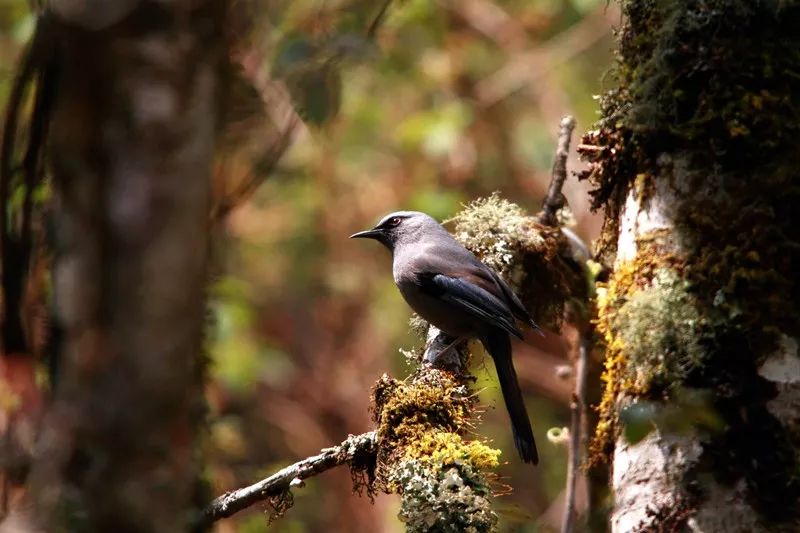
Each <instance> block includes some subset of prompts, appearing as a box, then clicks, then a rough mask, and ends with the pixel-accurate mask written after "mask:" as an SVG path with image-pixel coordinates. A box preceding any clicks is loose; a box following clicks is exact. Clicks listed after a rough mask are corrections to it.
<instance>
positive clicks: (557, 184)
mask: <svg viewBox="0 0 800 533" xmlns="http://www.w3.org/2000/svg"><path fill="white" fill-rule="evenodd" d="M574 129H575V119H574V118H573V117H571V116H569V115H568V116H565V117H564V118H562V119H561V126H560V129H559V133H558V145H557V146H556V158H555V161H553V177H552V179H551V180H550V188H549V189H548V190H547V195H546V196H545V197H544V208H543V210H542V212H541V214H540V215H539V220H540V221H541V223H542V224H546V225H548V226H557V225H558V218H557V217H556V213H557V212H558V210H559V209H561V208H562V207H564V205H565V204H566V198H564V193H563V192H562V189H563V188H564V182H565V181H566V179H567V156H568V155H569V143H570V141H571V139H572V131H573V130H574Z"/></svg>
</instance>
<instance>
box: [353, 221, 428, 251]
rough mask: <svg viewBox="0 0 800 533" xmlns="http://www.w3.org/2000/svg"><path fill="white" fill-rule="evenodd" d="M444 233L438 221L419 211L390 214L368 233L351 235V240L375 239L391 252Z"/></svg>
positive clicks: (360, 232) (362, 232) (367, 231)
mask: <svg viewBox="0 0 800 533" xmlns="http://www.w3.org/2000/svg"><path fill="white" fill-rule="evenodd" d="M437 231H444V229H443V228H442V226H441V225H440V224H439V223H438V222H436V220H435V219H434V218H432V217H430V216H428V215H426V214H425V213H420V212H419V211H397V212H395V213H389V214H388V215H386V216H385V217H383V218H382V219H381V221H380V222H378V224H377V225H376V226H375V227H374V228H372V229H370V230H366V231H359V232H358V233H354V234H352V235H350V238H351V239H375V240H376V241H378V242H380V243H381V244H383V245H384V246H386V247H387V248H389V249H390V250H394V248H395V246H396V245H398V244H411V243H415V242H418V241H419V240H420V239H421V238H422V237H423V236H425V235H428V234H430V233H432V232H437Z"/></svg>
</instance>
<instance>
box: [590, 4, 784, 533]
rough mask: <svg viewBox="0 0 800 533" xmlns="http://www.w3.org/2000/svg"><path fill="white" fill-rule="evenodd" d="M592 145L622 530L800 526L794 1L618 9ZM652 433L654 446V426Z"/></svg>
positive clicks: (605, 431)
mask: <svg viewBox="0 0 800 533" xmlns="http://www.w3.org/2000/svg"><path fill="white" fill-rule="evenodd" d="M623 8H624V14H625V20H624V22H623V25H622V28H621V31H620V34H619V39H620V48H619V63H618V66H617V68H616V69H615V72H616V75H617V77H618V82H619V87H618V88H616V89H614V90H612V91H610V92H609V93H607V94H606V95H605V96H604V98H603V100H602V107H603V118H602V120H601V121H600V122H599V124H598V127H597V129H596V130H594V131H591V132H589V133H588V134H587V135H586V136H585V137H584V140H583V144H582V146H581V147H580V150H581V151H582V152H583V154H584V156H585V157H586V158H587V159H588V160H589V161H590V168H589V171H588V172H587V177H588V178H589V179H591V180H592V181H593V183H594V184H595V186H596V187H595V192H594V199H595V206H596V207H598V208H603V209H604V211H605V214H606V220H605V228H604V234H603V238H602V239H601V243H600V244H601V249H600V250H599V255H600V256H601V257H602V258H604V259H605V260H606V261H607V262H608V263H609V264H612V265H613V271H612V273H611V275H610V279H609V280H608V282H607V283H606V284H605V285H604V286H603V287H602V288H601V290H600V293H599V297H598V308H599V312H598V329H599V331H600V332H601V333H602V334H603V336H604V338H605V345H606V363H605V366H606V370H605V374H604V380H605V394H604V397H603V401H602V402H601V405H600V417H601V423H600V424H599V426H598V433H597V435H596V438H595V442H594V446H593V458H594V459H595V460H603V459H606V460H610V461H613V470H614V474H613V490H614V494H615V510H614V513H613V516H612V524H611V525H612V529H613V530H614V531H620V532H626V531H640V530H645V531H650V530H654V531H664V530H682V529H685V528H689V529H692V530H695V531H710V532H716V531H725V532H729V531H784V530H785V531H796V530H797V529H798V528H800V503H799V502H800V478H798V476H797V472H798V468H800V462H799V461H798V457H800V424H799V423H798V422H799V421H800V403H798V397H800V359H798V354H797V338H798V336H799V335H800V309H798V298H799V297H800V286H799V285H798V283H797V279H796V278H797V272H799V271H800V231H799V230H798V228H800V215H798V211H797V208H796V206H797V205H798V200H800V170H798V169H800V77H798V76H797V75H796V73H797V72H800V32H797V28H798V27H800V3H798V2H779V1H763V2H750V1H743V0H708V1H690V0H680V1H679V0H673V1H667V2H653V1H648V0H628V1H625V2H623ZM651 430H652V431H651Z"/></svg>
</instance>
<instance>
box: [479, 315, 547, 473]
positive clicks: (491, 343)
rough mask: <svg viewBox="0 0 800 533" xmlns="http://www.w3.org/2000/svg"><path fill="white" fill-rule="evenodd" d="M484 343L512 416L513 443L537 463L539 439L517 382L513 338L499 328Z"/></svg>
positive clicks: (509, 414) (521, 453) (522, 456)
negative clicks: (535, 437) (537, 443)
mask: <svg viewBox="0 0 800 533" xmlns="http://www.w3.org/2000/svg"><path fill="white" fill-rule="evenodd" d="M484 344H485V346H486V349H487V350H488V351H489V354H490V355H491V356H492V359H494V366H495V368H496V369H497V378H498V379H499V381H500V389H501V390H502V391H503V399H504V400H505V403H506V409H508V416H509V417H510V418H511V428H512V430H513V433H514V444H515V445H516V446H517V451H518V452H519V456H520V458H522V460H523V461H525V462H526V463H533V464H537V463H538V462H539V452H538V451H537V450H536V441H535V440H534V438H533V430H532V429H531V423H530V420H529V419H528V411H527V410H526V409H525V402H524V401H523V399H522V391H520V389H519V383H518V382H517V373H516V371H515V370H514V363H513V362H512V360H511V339H510V338H509V336H508V333H506V332H505V331H496V332H493V333H491V334H489V335H487V336H486V337H485V339H484Z"/></svg>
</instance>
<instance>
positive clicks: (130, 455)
mask: <svg viewBox="0 0 800 533" xmlns="http://www.w3.org/2000/svg"><path fill="white" fill-rule="evenodd" d="M50 8H51V9H52V19H53V25H52V30H53V33H52V35H51V38H52V39H53V40H54V42H55V43H56V62H57V65H58V82H57V85H56V88H55V94H56V97H55V98H56V99H55V102H54V110H53V119H52V129H51V131H52V134H51V138H50V143H51V146H50V149H51V161H52V167H53V173H54V200H55V227H56V257H55V266H54V274H53V280H54V298H55V302H56V307H57V315H58V320H59V322H60V326H61V328H63V332H64V333H63V343H62V345H61V350H60V353H61V365H60V370H59V375H58V376H57V380H56V386H55V390H54V399H53V404H52V406H51V407H50V410H49V412H48V414H47V415H46V418H45V428H44V430H43V436H42V439H41V442H40V446H39V449H38V453H37V457H36V458H35V463H34V465H33V470H32V474H31V480H30V488H31V492H32V500H33V503H34V512H33V516H34V517H35V521H36V522H37V523H38V525H40V526H42V527H44V528H45V529H46V530H48V531H53V530H69V531H76V530H80V531H170V532H174V531H185V530H187V527H188V526H189V524H191V522H192V521H193V519H194V518H195V516H194V515H193V514H192V513H193V509H195V508H196V507H197V506H198V505H200V504H201V503H202V502H201V501H198V494H197V490H198V489H197V487H198V486H199V483H198V481H197V480H198V473H199V464H198V463H197V457H196V449H195V437H196V434H197V431H198V426H199V424H200V423H201V420H202V417H203V413H204V402H203V398H202V377H203V361H202V344H203V341H202V329H203V317H204V314H205V309H204V305H205V304H204V301H205V284H206V270H207V251H208V250H207V249H208V234H209V232H208V225H209V205H210V175H209V173H210V168H211V158H212V155H213V152H214V141H215V128H216V122H217V117H218V102H219V98H220V73H221V66H222V65H223V61H224V59H225V57H226V55H225V54H226V46H225V38H224V35H223V33H222V27H223V20H224V15H225V2H223V1H222V0H206V1H191V2H190V1H176V2H147V1H141V2H136V1H116V2H79V3H76V2H69V1H63V2H62V1H58V0H54V1H52V2H50Z"/></svg>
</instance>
